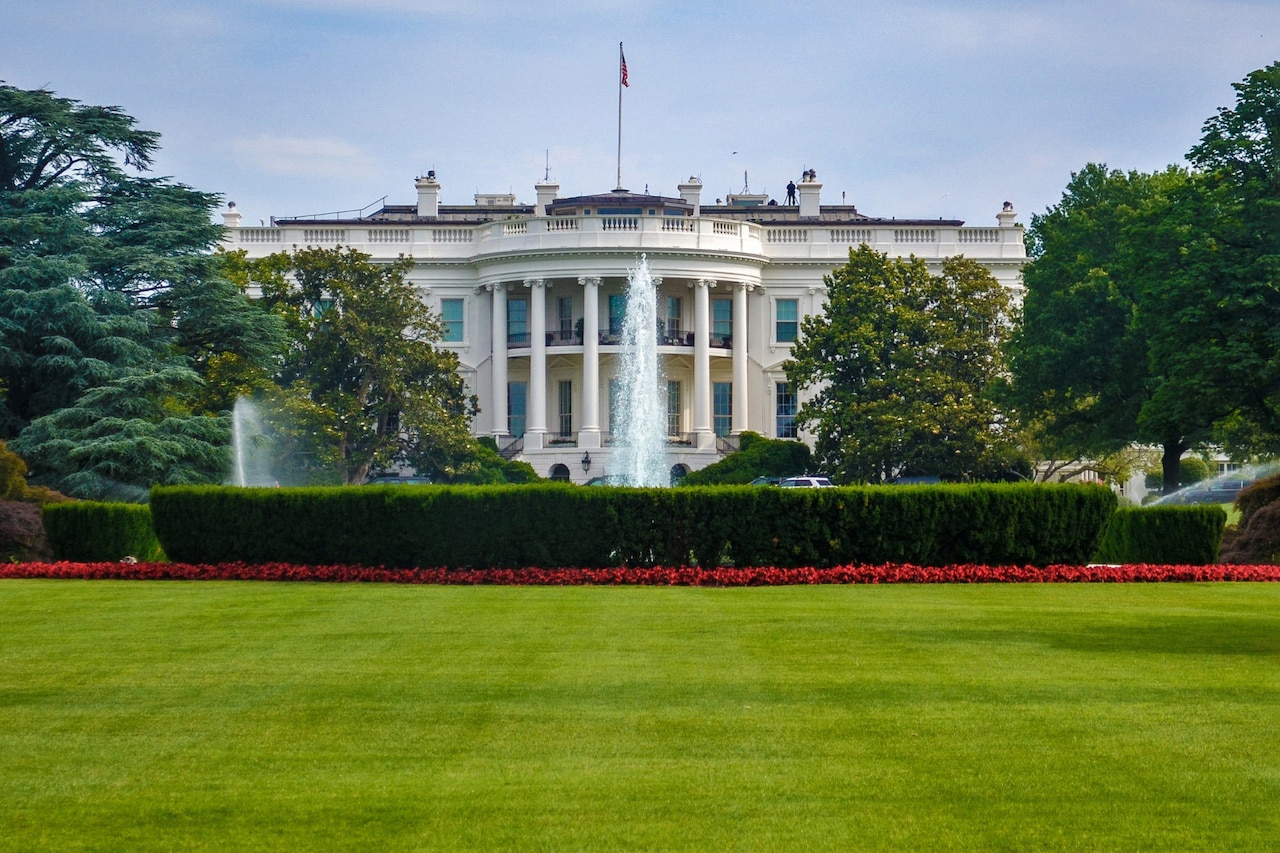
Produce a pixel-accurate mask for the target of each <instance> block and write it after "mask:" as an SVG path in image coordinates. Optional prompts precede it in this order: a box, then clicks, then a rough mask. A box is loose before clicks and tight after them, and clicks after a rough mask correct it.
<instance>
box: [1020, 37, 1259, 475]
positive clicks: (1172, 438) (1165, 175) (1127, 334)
mask: <svg viewBox="0 0 1280 853" xmlns="http://www.w3.org/2000/svg"><path fill="white" fill-rule="evenodd" d="M1236 90H1237V95H1238V98H1237V105H1236V107H1235V108H1234V109H1222V110H1219V112H1218V114H1217V115H1216V116H1215V117H1213V118H1211V119H1210V120H1209V121H1208V122H1206V124H1205V135H1204V139H1203V141H1202V142H1201V144H1200V145H1198V146H1196V148H1194V149H1193V150H1192V152H1191V154H1190V160H1191V162H1192V164H1193V165H1195V166H1197V167H1199V169H1198V170H1197V171H1192V172H1187V171H1185V170H1183V169H1179V168H1177V167H1170V168H1168V169H1166V170H1165V171H1163V172H1159V173H1155V174H1152V175H1145V174H1140V173H1137V172H1130V173H1128V174H1125V173H1122V172H1119V171H1108V170H1107V168H1106V167H1105V166H1101V165H1093V164H1090V165H1088V166H1086V167H1085V168H1084V169H1083V170H1081V171H1080V172H1079V173H1077V174H1075V175H1072V179H1071V182H1070V183H1069V184H1068V186H1067V188H1066V191H1065V192H1064V194H1063V199H1062V201H1061V202H1060V203H1059V204H1058V205H1056V206H1055V207H1052V208H1050V209H1049V211H1048V212H1047V213H1046V214H1045V215H1043V216H1033V217H1032V224H1031V229H1030V230H1029V231H1028V234H1027V240H1028V252H1029V254H1030V255H1031V257H1032V261H1031V263H1030V264H1028V266H1027V267H1026V268H1024V270H1023V280H1024V282H1025V284H1026V300H1025V303H1024V310H1023V323H1022V326H1021V328H1020V329H1019V331H1018V333H1017V334H1016V335H1015V337H1014V340H1013V342H1012V345H1011V357H1010V363H1011V366H1012V372H1013V378H1014V382H1013V389H1014V392H1013V396H1014V399H1015V400H1016V401H1017V404H1018V408H1019V409H1020V410H1021V411H1022V412H1023V413H1024V415H1025V416H1026V417H1027V418H1028V419H1031V420H1034V421H1036V422H1037V423H1038V424H1039V427H1040V430H1039V432H1040V436H1041V438H1042V439H1043V440H1044V442H1045V444H1046V445H1047V446H1049V447H1050V448H1051V449H1052V450H1053V451H1055V452H1058V453H1061V454H1062V455H1063V456H1065V457H1066V458H1072V457H1073V456H1074V457H1080V456H1094V457H1097V456H1101V455H1105V454H1107V453H1112V452H1115V451H1116V450H1117V449H1118V448H1120V447H1123V446H1125V445H1126V444H1129V443H1131V442H1142V443H1147V444H1152V445H1156V446H1159V447H1160V448H1161V456H1162V464H1161V469H1162V481H1163V484H1164V490H1165V492H1166V493H1170V492H1173V491H1176V490H1177V489H1178V487H1179V485H1180V470H1179V460H1180V459H1181V457H1182V455H1183V454H1184V453H1186V452H1187V451H1188V450H1191V449H1194V448H1196V447H1200V446H1204V445H1206V444H1208V443H1211V442H1218V443H1225V444H1226V445H1227V446H1229V447H1231V448H1233V450H1234V452H1235V453H1236V454H1239V455H1245V454H1249V453H1256V452H1259V451H1268V450H1269V451H1271V452H1275V451H1276V450H1280V332H1278V331H1277V330H1278V329H1280V287H1278V286H1277V285H1280V280H1278V271H1280V260H1278V259H1280V162H1278V161H1277V152H1278V151H1280V148H1277V142H1278V141H1280V140H1277V139H1276V135H1277V133H1280V63H1277V64H1275V65H1272V66H1270V67H1269V68H1267V69H1263V70H1262V71H1257V72H1254V73H1253V74H1251V75H1249V77H1248V78H1247V79H1246V80H1245V81H1244V82H1243V83H1240V84H1237V85H1236Z"/></svg>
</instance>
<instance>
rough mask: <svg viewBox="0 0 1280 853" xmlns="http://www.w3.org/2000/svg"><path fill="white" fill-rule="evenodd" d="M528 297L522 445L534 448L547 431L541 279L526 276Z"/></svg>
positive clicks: (544, 312) (544, 307)
mask: <svg viewBox="0 0 1280 853" xmlns="http://www.w3.org/2000/svg"><path fill="white" fill-rule="evenodd" d="M524 286H525V287H527V288H529V290H530V291H531V292H532V297H531V298H530V300H529V434H528V437H526V438H525V447H526V448H530V449H535V450H536V449H537V448H539V447H542V445H543V441H542V439H543V436H545V435H546V433H547V289H546V287H545V282H544V281H543V280H542V279H540V278H526V279H525V280H524Z"/></svg>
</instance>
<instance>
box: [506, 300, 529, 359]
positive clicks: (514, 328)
mask: <svg viewBox="0 0 1280 853" xmlns="http://www.w3.org/2000/svg"><path fill="white" fill-rule="evenodd" d="M528 345H529V300H528V299H523V298H514V299H509V300H507V346H513V347H527V346H528Z"/></svg>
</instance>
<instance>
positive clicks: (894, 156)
mask: <svg viewBox="0 0 1280 853" xmlns="http://www.w3.org/2000/svg"><path fill="white" fill-rule="evenodd" d="M8 6H9V7H10V8H7V9H6V11H5V16H4V17H5V26H4V27H3V28H0V79H2V80H4V81H5V82H7V83H9V84H11V85H15V86H19V87H22V88H35V87H38V86H47V87H48V88H50V89H52V90H54V91H55V92H57V93H58V94H60V95H65V96H67V97H72V98H76V99H78V100H80V101H83V102H85V103H95V104H115V105H119V106H120V107H122V108H123V109H124V110H125V111H126V112H128V113H130V114H131V115H133V116H135V117H136V118H137V119H138V120H139V123H140V125H141V126H142V127H144V128H147V129H150V130H156V131H159V132H160V133H161V134H162V135H163V138H162V146H163V150H162V152H161V153H160V155H159V156H158V157H157V161H156V170H157V172H159V173H160V174H166V175H172V176H173V177H174V178H175V179H177V180H179V181H182V182H183V183H187V184H190V185H192V186H194V187H197V188H198V189H202V190H206V191H210V192H218V193H221V194H223V195H224V196H225V197H226V198H227V199H231V200H234V201H236V203H237V206H238V207H239V208H240V210H241V211H242V212H243V213H244V214H245V217H246V224H248V223H252V222H254V221H255V220H257V219H266V218H269V217H270V216H273V215H275V216H285V215H298V214H307V213H320V212H325V211H333V210H339V209H351V208H359V207H361V206H363V205H366V204H368V203H370V202H373V201H376V200H377V199H379V198H381V197H382V196H384V195H385V196H388V197H389V198H388V200H389V201H390V202H393V203H395V202H399V203H406V204H407V203H411V202H413V201H414V198H415V196H414V190H413V178H414V176H415V175H418V174H421V173H423V172H425V171H426V170H427V169H435V170H436V172H437V174H438V175H439V178H440V181H441V183H442V184H443V187H444V189H443V193H442V201H443V202H444V203H446V204H449V203H454V204H459V203H468V202H469V201H470V200H471V197H472V195H473V194H474V193H476V192H514V193H515V194H516V196H517V197H518V199H519V200H521V201H527V202H532V201H533V184H534V182H535V181H537V180H539V179H541V177H542V175H543V170H544V158H545V157H546V153H545V152H547V151H548V150H549V152H550V163H551V176H552V178H553V179H554V180H557V181H558V182H559V183H560V184H561V194H562V195H577V194H584V193H592V192H601V191H605V190H608V189H611V188H612V187H613V186H614V184H615V172H616V164H615V157H616V147H617V106H618V86H617V72H618V67H617V66H618V42H619V41H622V42H625V44H626V54H627V64H628V67H629V71H630V83H631V85H630V87H629V88H628V89H626V90H624V95H623V129H624V132H623V141H622V146H623V151H622V172H623V184H624V185H625V186H627V187H628V188H629V189H633V190H643V189H644V188H645V187H648V189H649V190H650V191H651V192H655V193H664V194H668V195H675V194H676V184H677V183H679V182H680V181H681V180H683V179H685V178H687V177H688V176H690V175H698V176H699V177H701V179H702V180H703V183H704V185H705V189H704V198H707V199H713V198H715V197H717V196H723V195H724V194H726V193H728V192H736V191H739V190H741V189H742V188H743V184H744V173H746V176H747V180H748V181H749V184H750V189H751V190H752V191H754V192H768V193H770V194H771V195H773V196H775V197H777V198H779V199H780V200H781V198H782V196H783V195H784V194H785V186H786V184H787V181H788V180H789V179H793V178H796V177H797V176H798V175H799V174H800V172H801V170H803V169H806V168H813V169H815V170H817V173H818V178H819V180H821V182H822V183H823V185H824V187H823V191H822V198H823V201H824V202H825V203H839V202H840V200H841V194H842V193H843V194H844V199H845V200H846V201H847V203H849V204H855V205H857V207H858V209H859V211H860V212H862V213H864V214H868V215H872V216H884V217H891V216H895V217H900V218H935V217H942V218H948V219H952V218H955V219H964V220H966V221H968V222H969V223H970V224H973V225H982V224H994V221H995V219H994V217H995V214H996V212H997V211H998V210H999V209H1000V205H1001V203H1002V202H1003V201H1005V200H1010V201H1012V202H1014V204H1015V207H1016V209H1017V210H1018V212H1019V213H1020V214H1021V216H1020V218H1021V219H1022V221H1024V222H1026V221H1029V219H1030V215H1031V214H1032V213H1039V212H1043V211H1044V209H1045V208H1046V207H1047V206H1049V205H1051V204H1053V203H1055V202H1056V201H1057V200H1058V199H1059V198H1060V197H1061V194H1062V190H1063V187H1064V186H1065V184H1066V182H1067V180H1068V179H1069V176H1070V174H1071V172H1072V171H1075V170H1077V169H1079V168H1080V167H1081V166H1083V165H1084V164H1085V163H1088V162H1105V163H1107V164H1109V165H1111V166H1113V167H1118V168H1124V169H1142V170H1152V169H1158V168H1161V167H1163V166H1164V165H1167V164H1169V163H1177V162H1182V158H1183V155H1184V154H1185V153H1186V151H1187V150H1188V149H1189V148H1190V147H1191V146H1192V145H1193V144H1194V143H1195V142H1196V141H1197V139H1198V138H1199V135H1200V129H1201V125H1202V124H1203V122H1204V120H1205V119H1206V118H1208V117H1209V116H1210V115H1212V114H1213V112H1214V111H1215V110H1216V109H1217V108H1218V107H1221V106H1227V105H1230V104H1231V103H1233V101H1234V93H1233V90H1232V89H1231V84H1232V83H1233V82H1236V81H1238V80H1240V79H1241V78H1243V77H1244V76H1245V75H1246V74H1248V73H1249V72H1250V71H1252V70H1254V69H1257V68H1261V67H1263V66H1265V65H1268V64H1270V63H1271V62H1273V61H1276V60H1277V59H1280V3H1276V2H1274V0H1266V2H1263V0H1239V2H1208V0H1151V1H1150V2H1128V0H1112V2H1095V0H1074V1H1073V0H1060V2H1043V3H1042V2H1038V0H1023V2H1018V1H1017V0H1001V2H984V1H983V0H978V2H929V0H896V2H871V1H869V2H804V1H803V0H799V2H797V0H793V2H787V3H780V2H758V0H743V2H720V3H699V2H688V0H685V2H676V1H675V0H626V1H625V2H622V0H617V2H615V0H599V2H571V0H539V2H529V0H474V2H466V0H450V1H449V2H445V0H244V1H243V2H242V0H219V2H194V0H111V2H94V1H93V0H43V2H40V3H36V2H15V3H11V4H8Z"/></svg>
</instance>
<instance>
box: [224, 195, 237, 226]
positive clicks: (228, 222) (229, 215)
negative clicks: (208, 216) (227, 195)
mask: <svg viewBox="0 0 1280 853" xmlns="http://www.w3.org/2000/svg"><path fill="white" fill-rule="evenodd" d="M222 224H223V225H225V226H226V227H228V228H239V227H240V211H238V210H236V203H235V202H234V201H229V202H227V212H226V213H224V214H222Z"/></svg>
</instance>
